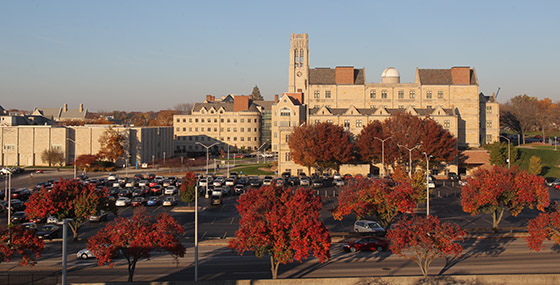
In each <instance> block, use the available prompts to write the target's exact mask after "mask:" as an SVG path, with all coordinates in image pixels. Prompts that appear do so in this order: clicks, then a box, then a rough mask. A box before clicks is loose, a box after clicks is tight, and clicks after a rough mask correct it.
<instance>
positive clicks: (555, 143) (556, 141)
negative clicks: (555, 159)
mask: <svg viewBox="0 0 560 285" xmlns="http://www.w3.org/2000/svg"><path fill="white" fill-rule="evenodd" d="M557 145H558V140H556V137H554V151H556V146H557Z"/></svg>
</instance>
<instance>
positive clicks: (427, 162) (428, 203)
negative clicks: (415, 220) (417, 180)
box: [422, 152, 433, 216]
mask: <svg viewBox="0 0 560 285" xmlns="http://www.w3.org/2000/svg"><path fill="white" fill-rule="evenodd" d="M422 153H423V154H424V156H425V157H426V216H429V215H430V160H429V159H428V158H429V157H433V156H432V155H429V157H428V154H426V152H422Z"/></svg>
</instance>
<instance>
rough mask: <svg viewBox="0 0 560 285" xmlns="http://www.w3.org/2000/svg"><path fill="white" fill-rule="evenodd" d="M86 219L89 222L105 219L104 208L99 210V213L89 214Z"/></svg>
mask: <svg viewBox="0 0 560 285" xmlns="http://www.w3.org/2000/svg"><path fill="white" fill-rule="evenodd" d="M88 221H90V222H101V221H107V212H105V211H104V210H100V211H99V213H97V214H95V215H91V216H89V217H88Z"/></svg>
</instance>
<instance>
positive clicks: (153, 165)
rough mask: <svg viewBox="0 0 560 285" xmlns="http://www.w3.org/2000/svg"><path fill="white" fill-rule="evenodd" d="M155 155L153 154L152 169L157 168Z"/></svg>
mask: <svg viewBox="0 0 560 285" xmlns="http://www.w3.org/2000/svg"><path fill="white" fill-rule="evenodd" d="M154 159H155V155H153V154H152V169H154V168H156V164H155V160H154Z"/></svg>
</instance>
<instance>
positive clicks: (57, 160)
mask: <svg viewBox="0 0 560 285" xmlns="http://www.w3.org/2000/svg"><path fill="white" fill-rule="evenodd" d="M41 159H42V160H43V161H46V162H48V163H49V166H52V165H53V164H54V165H57V164H58V165H61V166H62V164H63V163H64V153H62V151H61V150H58V149H56V148H54V147H51V148H50V149H46V150H44V151H43V153H41Z"/></svg>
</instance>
